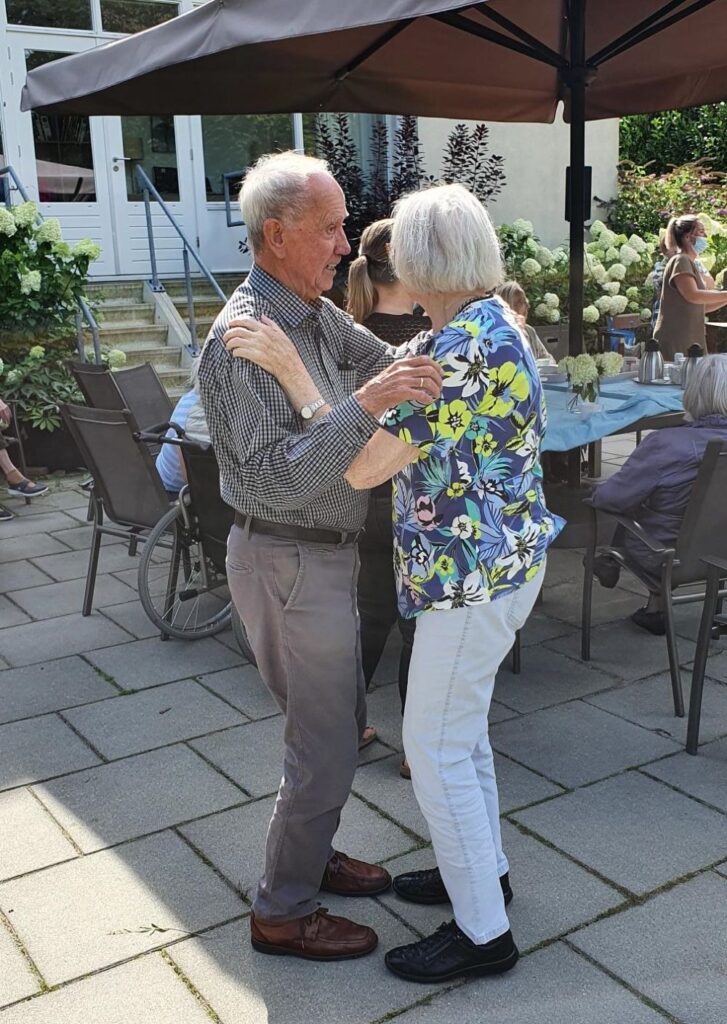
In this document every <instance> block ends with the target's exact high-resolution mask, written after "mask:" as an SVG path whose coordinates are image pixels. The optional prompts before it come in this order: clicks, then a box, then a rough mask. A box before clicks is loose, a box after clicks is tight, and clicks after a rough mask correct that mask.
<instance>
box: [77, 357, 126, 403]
mask: <svg viewBox="0 0 727 1024" xmlns="http://www.w3.org/2000/svg"><path fill="white" fill-rule="evenodd" d="M67 365H68V369H69V370H70V372H71V376H72V377H73V379H74V380H75V382H76V384H78V387H79V390H80V392H81V394H82V395H83V397H84V399H85V400H86V405H88V406H90V407H91V408H92V409H123V408H124V399H123V398H122V397H121V392H120V391H119V389H118V388H117V386H116V382H115V380H114V376H115V375H114V374H113V373H111V371H110V370H109V368H108V366H99V365H97V364H96V363H80V362H76V361H72V362H69V363H68V364H67Z"/></svg>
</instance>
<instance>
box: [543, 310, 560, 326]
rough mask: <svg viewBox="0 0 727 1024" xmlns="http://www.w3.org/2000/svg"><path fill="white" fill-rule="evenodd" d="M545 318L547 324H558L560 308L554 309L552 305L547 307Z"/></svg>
mask: <svg viewBox="0 0 727 1024" xmlns="http://www.w3.org/2000/svg"><path fill="white" fill-rule="evenodd" d="M546 319H547V321H548V323H549V324H559V323H560V310H559V309H554V308H553V307H552V306H550V307H549V308H548V315H547V318H546Z"/></svg>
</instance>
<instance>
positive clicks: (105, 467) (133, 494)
mask: <svg viewBox="0 0 727 1024" xmlns="http://www.w3.org/2000/svg"><path fill="white" fill-rule="evenodd" d="M61 416H62V418H63V422H64V423H65V425H66V427H67V428H68V430H69V432H70V434H71V436H72V437H73V439H74V441H75V442H76V444H77V445H78V448H79V451H80V452H81V454H82V455H83V458H84V461H85V463H86V466H87V468H88V469H89V471H90V472H91V475H92V476H93V488H92V489H91V502H92V505H93V534H92V539H91V550H90V553H89V559H88V572H87V573H86V590H85V594H84V597H83V614H84V615H90V614H91V607H92V605H93V592H94V588H95V585H96V572H97V570H98V560H99V552H100V549H101V540H102V538H103V536H104V534H106V535H109V536H112V537H118V538H120V539H121V540H124V541H129V553H130V554H133V553H134V550H135V547H136V543H137V542H138V541H139V540H145V539H146V538H145V534H146V533H147V532H148V531H149V530H151V529H153V527H154V526H156V524H157V522H158V521H159V520H160V519H161V517H162V516H163V515H165V514H166V513H167V512H168V511H169V507H170V502H169V498H168V496H167V493H166V491H165V490H164V487H163V486H162V482H161V479H160V477H159V474H158V473H157V471H156V466H155V465H154V460H153V459H152V457H151V455H150V453H149V451H148V449H147V447H146V445H144V444H140V443H139V442H137V441H136V440H134V431H135V430H136V423H135V421H134V418H133V417H132V415H131V414H130V413H129V412H128V410H126V409H119V410H115V409H88V408H87V407H86V406H82V405H63V406H61ZM104 517H106V519H108V520H109V521H110V523H111V524H113V525H109V523H108V522H104ZM132 542H133V547H132Z"/></svg>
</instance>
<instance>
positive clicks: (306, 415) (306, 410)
mask: <svg viewBox="0 0 727 1024" xmlns="http://www.w3.org/2000/svg"><path fill="white" fill-rule="evenodd" d="M300 415H301V419H304V420H309V419H310V418H311V416H312V415H313V413H312V412H311V409H310V406H309V405H304V406H303V408H302V409H301V410H300Z"/></svg>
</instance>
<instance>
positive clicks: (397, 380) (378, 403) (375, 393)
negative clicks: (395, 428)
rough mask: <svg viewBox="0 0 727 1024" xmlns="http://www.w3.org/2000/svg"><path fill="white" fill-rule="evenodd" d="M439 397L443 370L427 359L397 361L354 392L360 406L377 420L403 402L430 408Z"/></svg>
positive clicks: (415, 357)
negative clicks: (415, 403)
mask: <svg viewBox="0 0 727 1024" xmlns="http://www.w3.org/2000/svg"><path fill="white" fill-rule="evenodd" d="M441 393H442V370H441V368H440V367H439V366H438V364H437V363H435V362H434V360H433V359H430V358H429V356H410V357H409V358H407V359H398V360H397V361H396V362H395V363H392V364H391V366H389V367H387V368H386V369H385V370H384V371H383V372H382V373H380V374H379V375H378V376H377V377H373V378H372V379H371V380H370V381H368V382H367V383H366V384H364V386H363V387H362V388H359V390H358V391H357V392H356V398H357V399H358V402H359V404H360V405H361V406H362V407H363V408H364V409H365V410H366V412H368V413H370V414H371V415H372V416H376V417H377V418H378V417H379V416H381V415H383V413H385V412H386V410H387V409H390V408H391V407H392V406H394V405H401V403H402V402H417V403H419V404H420V405H423V406H425V405H431V403H432V402H434V401H436V400H437V399H438V398H439V396H440V394H441Z"/></svg>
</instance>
